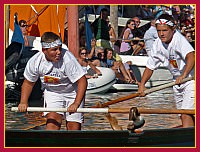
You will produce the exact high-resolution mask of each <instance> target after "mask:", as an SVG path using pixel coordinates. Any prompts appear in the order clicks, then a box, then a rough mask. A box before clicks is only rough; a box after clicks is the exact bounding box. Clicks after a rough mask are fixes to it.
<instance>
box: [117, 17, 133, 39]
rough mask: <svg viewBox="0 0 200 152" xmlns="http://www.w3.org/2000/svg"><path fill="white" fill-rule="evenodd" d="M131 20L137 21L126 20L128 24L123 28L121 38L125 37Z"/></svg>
mask: <svg viewBox="0 0 200 152" xmlns="http://www.w3.org/2000/svg"><path fill="white" fill-rule="evenodd" d="M131 22H135V21H134V20H133V19H129V20H128V21H127V22H126V26H125V27H124V28H123V30H122V32H121V34H120V38H122V37H123V35H124V32H125V30H126V29H127V28H128V25H129V24H130V23H131Z"/></svg>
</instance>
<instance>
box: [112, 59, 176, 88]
mask: <svg viewBox="0 0 200 152" xmlns="http://www.w3.org/2000/svg"><path fill="white" fill-rule="evenodd" d="M120 57H121V58H122V62H127V61H131V62H132V65H131V66H130V67H131V70H132V71H133V72H134V75H135V77H136V79H137V80H138V81H140V80H141V77H142V74H143V72H144V70H145V67H146V63H147V60H148V56H131V55H120ZM172 80H173V77H172V74H171V73H170V71H169V70H168V69H167V68H166V67H164V66H161V67H159V68H158V69H157V70H155V71H154V73H153V75H152V76H151V78H150V80H149V81H148V82H147V83H146V87H147V88H152V87H155V86H158V85H161V84H164V83H169V82H170V81H172ZM137 89H138V85H136V84H127V83H124V84H123V83H122V84H121V83H120V84H118V83H116V84H114V85H113V86H112V88H111V90H117V91H120V90H137Z"/></svg>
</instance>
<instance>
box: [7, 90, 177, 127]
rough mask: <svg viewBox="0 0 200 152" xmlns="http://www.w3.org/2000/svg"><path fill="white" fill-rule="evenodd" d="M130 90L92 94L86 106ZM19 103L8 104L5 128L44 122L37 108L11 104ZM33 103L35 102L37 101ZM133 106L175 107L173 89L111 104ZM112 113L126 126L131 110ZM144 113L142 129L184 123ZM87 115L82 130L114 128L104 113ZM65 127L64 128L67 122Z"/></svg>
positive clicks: (87, 98)
mask: <svg viewBox="0 0 200 152" xmlns="http://www.w3.org/2000/svg"><path fill="white" fill-rule="evenodd" d="M131 93H134V92H117V93H106V94H90V95H87V96H86V103H85V107H91V106H94V105H95V104H96V102H101V103H104V102H107V101H109V100H113V99H117V98H119V97H123V96H126V95H129V94H131ZM17 104H18V103H8V104H6V110H5V117H6V119H5V124H6V129H25V128H26V129H27V128H32V127H33V126H37V125H41V124H44V123H45V119H44V118H43V117H42V116H41V113H38V112H33V113H28V114H25V113H16V112H11V111H10V108H11V107H12V106H17ZM32 104H33V105H34V102H33V103H32ZM134 106H136V107H142V108H167V109H170V108H175V102H174V98H173V91H172V89H171V88H169V89H165V90H162V91H158V92H155V93H151V94H149V95H147V96H146V97H137V98H133V99H130V100H127V101H123V102H120V103H117V104H114V105H111V106H110V108H122V107H123V108H131V107H134ZM111 116H113V117H115V118H116V119H117V120H118V124H119V125H120V126H121V127H122V128H123V130H126V129H127V125H128V123H129V115H128V114H122V113H115V114H111ZM141 116H143V117H144V119H145V125H144V126H143V127H142V128H143V129H156V128H171V127H175V126H178V125H180V124H181V122H180V119H179V118H178V115H177V114H141ZM84 118H85V119H84V124H83V125H82V130H112V128H111V126H110V124H109V121H108V120H107V118H106V117H105V115H104V114H103V113H85V115H84ZM62 129H65V127H64V125H63V126H62Z"/></svg>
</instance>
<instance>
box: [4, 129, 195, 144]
mask: <svg viewBox="0 0 200 152" xmlns="http://www.w3.org/2000/svg"><path fill="white" fill-rule="evenodd" d="M5 146H6V147H166V146H167V147H194V146H195V129H194V128H170V129H153V130H145V131H143V132H141V133H131V132H129V131H127V130H126V131H123V130H122V131H112V130H103V131H65V130H60V131H47V130H6V131H5Z"/></svg>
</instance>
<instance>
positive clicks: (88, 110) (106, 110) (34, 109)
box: [11, 107, 195, 115]
mask: <svg viewBox="0 0 200 152" xmlns="http://www.w3.org/2000/svg"><path fill="white" fill-rule="evenodd" d="M137 109H138V112H139V113H141V114H181V113H182V114H191V115H193V114H195V111H194V110H187V109H184V110H183V109H148V108H146V109H145V108H137ZM11 111H18V107H12V108H11ZM27 111H28V112H67V109H66V108H40V107H28V108H27ZM77 112H78V113H81V112H83V113H129V112H130V108H78V110H77Z"/></svg>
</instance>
